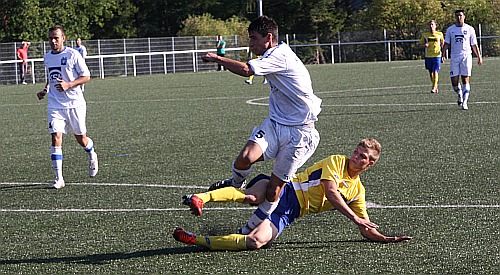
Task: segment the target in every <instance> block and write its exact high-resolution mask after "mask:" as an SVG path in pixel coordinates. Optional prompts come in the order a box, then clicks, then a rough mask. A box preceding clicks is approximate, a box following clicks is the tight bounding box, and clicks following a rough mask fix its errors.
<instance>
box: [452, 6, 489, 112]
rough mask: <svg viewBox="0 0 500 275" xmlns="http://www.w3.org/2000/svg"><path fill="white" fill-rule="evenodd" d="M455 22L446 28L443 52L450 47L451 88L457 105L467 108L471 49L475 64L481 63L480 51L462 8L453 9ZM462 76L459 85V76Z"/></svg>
mask: <svg viewBox="0 0 500 275" xmlns="http://www.w3.org/2000/svg"><path fill="white" fill-rule="evenodd" d="M455 17H456V19H457V22H456V23H455V24H454V25H452V26H450V27H449V28H448V29H447V30H446V36H445V38H444V47H443V52H446V50H447V49H449V48H450V47H451V54H450V76H451V85H452V86H453V90H454V91H455V92H456V93H457V95H458V106H460V105H461V106H462V109H463V110H468V109H469V107H468V105H467V102H468V100H469V94H470V82H469V81H470V76H471V74H472V51H474V53H475V54H476V56H477V64H478V65H481V64H483V58H482V57H481V52H480V51H479V47H478V46H477V38H476V31H475V30H474V28H473V27H472V26H470V25H468V24H466V23H465V13H464V11H463V10H457V11H455ZM460 77H461V78H462V86H460V83H459V78H460Z"/></svg>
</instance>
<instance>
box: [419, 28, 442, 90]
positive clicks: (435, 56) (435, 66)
mask: <svg viewBox="0 0 500 275" xmlns="http://www.w3.org/2000/svg"><path fill="white" fill-rule="evenodd" d="M420 45H422V46H424V47H425V68H426V69H427V70H428V71H429V76H430V77H431V82H432V90H431V93H433V94H434V93H437V92H438V91H439V90H438V79H439V71H440V70H441V62H442V56H441V48H442V47H443V46H444V36H443V33H442V32H440V31H437V30H436V21H435V20H431V21H429V31H428V32H424V33H423V34H422V38H421V39H420Z"/></svg>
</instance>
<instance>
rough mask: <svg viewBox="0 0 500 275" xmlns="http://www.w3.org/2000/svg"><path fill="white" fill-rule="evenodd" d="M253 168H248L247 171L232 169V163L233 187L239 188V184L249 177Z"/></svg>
mask: <svg viewBox="0 0 500 275" xmlns="http://www.w3.org/2000/svg"><path fill="white" fill-rule="evenodd" d="M252 168H253V166H250V168H249V169H247V170H240V169H236V168H234V163H233V181H234V184H235V187H238V188H239V187H240V186H241V184H242V183H243V182H244V181H245V179H246V178H247V177H248V176H249V175H250V173H251V172H252Z"/></svg>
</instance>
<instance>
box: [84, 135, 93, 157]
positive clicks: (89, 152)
mask: <svg viewBox="0 0 500 275" xmlns="http://www.w3.org/2000/svg"><path fill="white" fill-rule="evenodd" d="M87 140H88V142H87V146H85V147H84V148H83V150H85V152H87V155H89V157H90V156H92V153H94V142H93V141H92V139H90V138H89V137H87Z"/></svg>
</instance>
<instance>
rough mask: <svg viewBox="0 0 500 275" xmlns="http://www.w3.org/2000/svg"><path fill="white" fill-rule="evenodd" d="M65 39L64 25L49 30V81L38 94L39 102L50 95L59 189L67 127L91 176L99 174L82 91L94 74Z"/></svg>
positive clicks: (53, 146)
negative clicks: (87, 124) (89, 135)
mask: <svg viewBox="0 0 500 275" xmlns="http://www.w3.org/2000/svg"><path fill="white" fill-rule="evenodd" d="M65 40H66V36H65V35H64V29H63V28H62V27H61V26H54V27H51V28H50V29H49V44H50V48H51V49H52V50H51V51H50V52H48V53H47V54H45V56H44V63H45V67H46V69H47V72H48V79H47V83H46V85H45V89H43V91H41V92H39V93H38V94H37V97H38V99H42V98H44V97H45V95H47V94H48V103H47V105H48V108H47V109H48V120H49V129H50V133H51V135H52V148H51V159H52V166H53V168H54V171H55V174H56V179H55V181H54V184H53V185H52V187H54V188H56V189H59V188H62V187H64V186H65V183H64V178H63V174H62V162H63V153H62V142H63V135H65V134H66V127H69V128H70V129H71V130H72V131H73V133H74V135H75V138H76V140H77V142H78V143H79V144H80V145H81V146H82V147H83V149H84V150H85V152H86V153H87V155H88V161H89V176H91V177H94V176H95V175H96V174H97V171H98V162H97V154H96V153H95V150H94V142H93V141H92V140H91V139H90V138H89V137H87V135H86V132H87V127H86V125H85V117H86V113H87V105H86V104H87V103H86V102H85V98H84V97H83V93H82V90H81V85H83V84H84V83H86V82H88V81H89V80H90V71H89V69H88V68H87V65H86V64H85V61H84V60H83V58H82V56H81V55H80V54H79V53H78V52H77V51H76V50H74V49H72V48H68V47H65V46H64V41H65Z"/></svg>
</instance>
